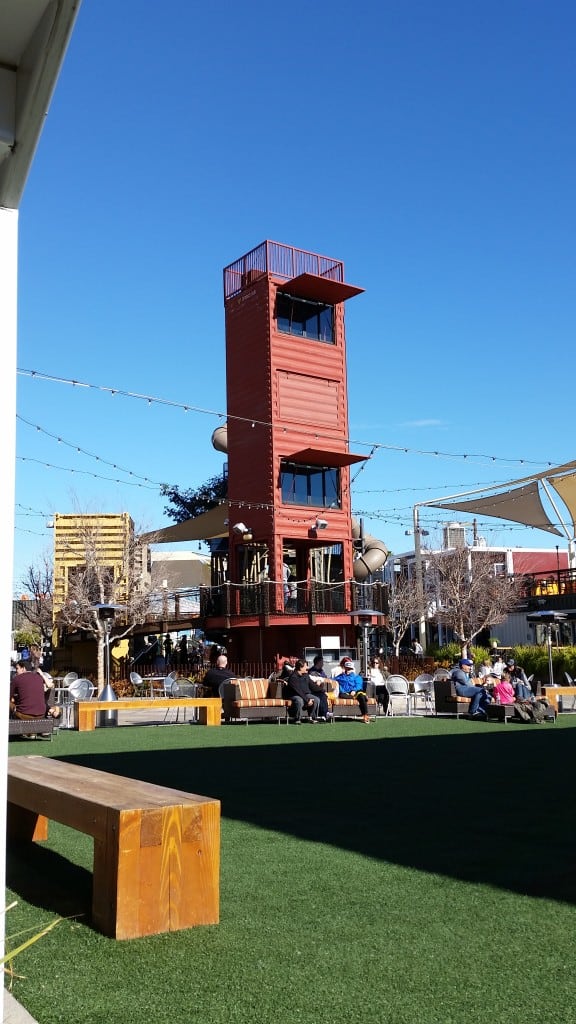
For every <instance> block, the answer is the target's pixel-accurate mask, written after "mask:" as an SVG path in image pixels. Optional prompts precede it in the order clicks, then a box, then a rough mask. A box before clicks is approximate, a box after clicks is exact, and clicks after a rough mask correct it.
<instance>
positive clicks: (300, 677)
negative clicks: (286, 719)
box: [286, 659, 320, 725]
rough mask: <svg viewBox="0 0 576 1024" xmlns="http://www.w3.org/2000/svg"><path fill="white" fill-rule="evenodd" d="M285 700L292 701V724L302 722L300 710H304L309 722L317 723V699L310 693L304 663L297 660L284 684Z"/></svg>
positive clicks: (306, 668) (308, 678) (318, 703)
mask: <svg viewBox="0 0 576 1024" xmlns="http://www.w3.org/2000/svg"><path fill="white" fill-rule="evenodd" d="M286 698H287V700H290V701H292V707H291V709H290V711H291V714H290V717H291V718H292V721H293V722H294V724H295V725H296V724H299V723H300V721H301V720H302V710H303V708H306V710H307V712H308V717H309V719H310V721H311V722H317V721H318V708H319V706H320V701H319V700H318V697H317V696H316V695H315V694H313V693H311V692H310V677H309V675H308V666H307V664H306V662H305V661H301V660H300V659H298V660H297V662H296V665H295V668H294V672H293V673H292V675H291V676H290V678H289V679H288V681H287V683H286Z"/></svg>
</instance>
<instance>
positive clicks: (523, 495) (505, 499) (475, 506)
mask: <svg viewBox="0 0 576 1024" xmlns="http://www.w3.org/2000/svg"><path fill="white" fill-rule="evenodd" d="M575 479H576V478H575ZM550 482H551V483H552V481H550ZM560 483H561V481H558V482H556V483H554V487H556V489H558V488H559V484H560ZM559 493H561V492H559ZM434 508H445V509H448V510H449V511H450V512H470V513H473V514H474V515H481V516H494V517H495V518H497V519H506V520H510V521H511V522H515V523H522V525H523V526H534V527H536V529H538V530H547V532H548V533H555V534H557V535H558V536H560V537H561V536H562V533H561V531H560V530H558V529H557V528H556V527H555V526H554V524H553V523H552V522H551V521H550V519H549V518H548V515H547V514H546V510H545V509H544V506H543V505H542V501H541V499H540V492H539V490H538V483H537V481H535V480H534V481H533V482H532V483H530V484H525V485H524V486H523V487H516V488H514V489H513V490H510V491H502V492H501V493H500V494H490V495H488V496H487V497H484V498H473V499H472V501H454V502H452V501H451V502H447V503H446V504H443V503H441V502H434Z"/></svg>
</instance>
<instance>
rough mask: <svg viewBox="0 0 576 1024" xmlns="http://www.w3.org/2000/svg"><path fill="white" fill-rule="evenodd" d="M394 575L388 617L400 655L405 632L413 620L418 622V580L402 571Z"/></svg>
mask: <svg viewBox="0 0 576 1024" xmlns="http://www.w3.org/2000/svg"><path fill="white" fill-rule="evenodd" d="M394 575H395V577H396V578H395V580H394V583H393V585H392V586H391V587H390V591H389V595H388V617H389V629H390V632H391V633H392V643H393V645H394V654H395V655H396V657H398V656H399V652H400V644H401V642H402V637H403V636H404V633H405V632H406V630H407V629H408V627H409V626H411V625H412V623H413V622H418V620H419V618H420V614H419V602H418V588H417V586H416V580H414V579H409V578H408V576H405V575H403V574H401V573H398V574H396V573H395V574H394Z"/></svg>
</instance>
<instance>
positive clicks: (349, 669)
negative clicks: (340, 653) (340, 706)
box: [336, 658, 371, 725]
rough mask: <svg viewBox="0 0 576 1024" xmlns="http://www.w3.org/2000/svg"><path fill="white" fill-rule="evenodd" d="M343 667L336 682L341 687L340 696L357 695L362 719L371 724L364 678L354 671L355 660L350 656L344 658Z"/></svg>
mask: <svg viewBox="0 0 576 1024" xmlns="http://www.w3.org/2000/svg"><path fill="white" fill-rule="evenodd" d="M342 668H343V670H344V671H343V672H342V673H341V674H340V675H339V676H336V682H337V683H338V686H339V687H340V696H341V697H355V698H356V700H357V702H358V704H359V706H360V711H361V712H362V721H363V722H365V723H366V725H369V724H370V721H371V719H370V715H369V714H368V697H367V696H366V692H365V690H364V680H363V678H362V676H359V675H357V674H356V672H355V671H354V662H353V661H351V660H350V658H344V660H343V662H342Z"/></svg>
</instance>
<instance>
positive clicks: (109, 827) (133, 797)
mask: <svg viewBox="0 0 576 1024" xmlns="http://www.w3.org/2000/svg"><path fill="white" fill-rule="evenodd" d="M49 819H52V820H53V821H59V822H61V823H62V824H63V825H68V826H69V827H71V828H74V829H77V831H79V832H84V833H85V834H87V835H90V836H92V837H93V839H94V877H93V887H92V924H93V925H94V927H95V928H97V929H98V930H99V931H101V932H103V933H104V934H105V935H109V936H111V937H112V938H116V939H135V938H139V937H140V936H143V935H156V934H157V933H159V932H171V931H178V930H180V929H182V928H192V927H194V926H195V925H201V924H217V923H218V919H219V870H220V801H219V800H214V799H211V798H209V797H205V796H197V795H196V794H194V793H184V792H181V791H180V790H177V789H169V788H167V787H165V786H155V785H153V784H151V783H149V782H141V781H140V780H139V779H128V778H124V777H122V776H119V775H112V774H110V773H109V772H101V771H96V770H95V769H93V768H84V767H83V766H82V765H77V764H69V763H65V762H63V761H58V760H56V759H55V758H51V757H37V756H30V757H10V758H9V759H8V830H7V834H8V839H9V840H10V839H19V840H43V839H47V838H48V820H49Z"/></svg>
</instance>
